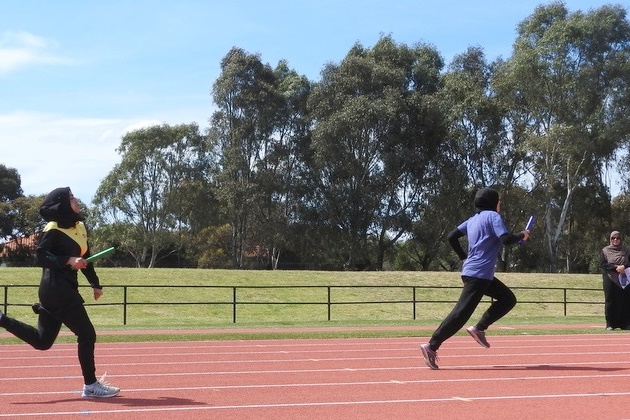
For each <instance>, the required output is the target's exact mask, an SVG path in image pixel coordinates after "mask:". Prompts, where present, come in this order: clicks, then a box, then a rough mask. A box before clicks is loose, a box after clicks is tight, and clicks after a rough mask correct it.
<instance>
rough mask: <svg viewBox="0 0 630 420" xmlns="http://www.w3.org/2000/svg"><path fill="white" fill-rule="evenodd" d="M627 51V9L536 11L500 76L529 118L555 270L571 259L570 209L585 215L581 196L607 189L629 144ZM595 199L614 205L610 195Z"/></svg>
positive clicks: (559, 6) (558, 6)
mask: <svg viewBox="0 0 630 420" xmlns="http://www.w3.org/2000/svg"><path fill="white" fill-rule="evenodd" d="M629 47H630V27H629V25H628V21H627V19H626V11H625V10H624V9H623V8H622V7H621V6H603V7H601V8H599V9H594V10H590V11H589V12H588V13H583V12H574V13H569V12H568V11H567V9H566V7H565V6H564V4H563V3H560V2H556V3H551V4H549V5H546V6H540V7H537V8H536V9H535V11H534V13H533V14H532V15H531V16H530V17H528V18H527V19H525V20H524V21H523V22H522V23H521V24H520V25H519V26H518V37H517V39H516V42H515V44H514V51H513V55H512V57H511V58H510V59H509V60H508V61H507V62H506V63H505V67H504V68H503V69H502V70H501V71H502V72H503V76H504V77H506V80H509V84H510V85H511V96H512V98H513V101H514V103H516V104H519V105H520V107H522V109H523V110H526V111H525V112H526V113H527V119H528V122H527V128H526V136H527V144H526V149H527V151H528V153H530V158H531V159H532V162H533V165H532V168H531V169H532V185H533V188H534V189H540V190H542V197H543V202H542V205H541V207H542V208H543V217H542V220H543V221H544V230H545V237H546V246H547V251H548V254H549V267H548V268H549V269H550V270H551V271H556V270H558V269H559V266H558V263H559V261H560V257H563V256H564V258H566V261H567V265H568V262H569V261H570V260H571V258H570V257H569V256H568V255H567V254H566V252H567V251H566V245H567V244H566V243H565V249H564V250H563V249H562V248H561V244H562V243H563V239H567V234H568V228H569V226H568V225H567V220H568V219H569V217H570V213H571V211H572V209H574V210H579V208H580V206H579V205H580V203H577V202H574V198H575V193H576V191H577V190H578V189H580V188H585V187H586V186H589V185H590V186H593V185H594V186H602V187H603V186H604V185H605V183H604V182H603V180H602V173H603V170H604V165H606V163H607V162H608V161H610V160H611V159H614V156H615V152H616V151H617V150H619V147H620V145H621V144H622V142H623V141H624V140H627V138H628V132H629V130H630V124H629V122H630V121H628V118H630V113H628V112H627V110H628V100H627V99H628V81H629V80H630V72H629V71H628V58H629V55H628V53H629ZM506 80H504V83H505V82H506ZM504 87H505V85H504ZM593 192H594V193H595V194H599V196H598V199H599V200H604V201H610V196H609V194H608V193H607V192H606V188H594V189H593ZM589 227H590V226H589V225H584V226H579V227H577V226H573V228H579V229H580V230H584V229H588V228H589ZM563 251H564V255H562V252H563ZM566 269H568V270H570V267H566Z"/></svg>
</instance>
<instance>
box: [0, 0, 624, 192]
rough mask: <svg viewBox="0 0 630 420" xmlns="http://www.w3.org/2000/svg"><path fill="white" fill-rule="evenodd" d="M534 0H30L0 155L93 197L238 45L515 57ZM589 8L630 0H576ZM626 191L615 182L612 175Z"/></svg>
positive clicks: (16, 16) (28, 180)
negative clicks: (131, 146)
mask: <svg viewBox="0 0 630 420" xmlns="http://www.w3.org/2000/svg"><path fill="white" fill-rule="evenodd" d="M547 3H548V2H546V1H530V0H518V1H517V0H476V1H472V0H442V1H434V0H389V1H374V0H241V1H239V0H170V1H166V0H108V1H101V0H55V1H50V0H21V1H19V2H18V1H6V2H3V5H2V12H1V15H0V97H1V98H2V99H1V100H0V147H1V149H0V150H1V152H0V163H2V164H4V165H5V166H8V167H11V168H15V169H17V170H18V172H19V174H20V176H21V179H22V188H23V190H24V193H25V194H26V195H38V194H46V193H48V192H49V191H50V190H52V189H54V188H56V187H59V186H70V187H71V188H72V189H73V191H74V193H75V195H76V196H77V197H79V198H80V199H81V200H83V201H84V202H86V203H90V202H91V200H92V198H93V196H94V193H95V192H96V189H97V188H98V185H99V184H100V182H101V180H102V179H103V178H104V177H105V176H106V175H107V174H108V173H109V172H110V171H111V169H112V168H113V167H114V165H115V164H116V163H118V162H119V161H120V155H118V153H117V152H116V148H117V147H118V146H119V144H120V140H121V138H122V136H124V134H125V133H126V132H128V131H130V130H133V129H136V128H140V127H143V126H148V125H153V124H162V123H166V124H181V123H191V122H196V123H198V124H199V126H200V127H201V128H202V129H204V128H205V127H207V121H208V119H209V118H210V116H211V114H212V111H213V104H212V98H211V93H210V92H211V89H212V84H213V83H214V82H215V80H216V79H217V77H218V76H219V71H220V68H219V65H220V62H221V59H222V58H223V57H224V56H225V55H226V54H227V52H228V51H229V50H230V48H232V47H239V48H242V49H244V50H245V51H247V52H248V53H257V54H259V55H260V57H261V60H262V61H263V62H265V63H269V64H270V65H271V66H272V67H274V66H275V65H276V64H277V63H278V61H279V60H282V59H284V60H287V61H288V63H289V66H290V67H291V68H293V69H295V70H296V71H297V72H298V73H300V74H303V75H306V76H307V77H308V78H309V79H310V80H312V81H317V80H319V76H320V71H321V70H322V68H323V67H324V65H325V64H326V63H329V62H333V63H337V62H339V61H340V60H342V59H343V58H344V57H345V55H346V54H347V52H348V50H349V49H350V48H351V47H352V46H353V45H354V44H355V43H357V42H359V43H361V44H362V45H363V46H364V47H368V48H369V47H371V46H373V45H374V43H375V42H376V41H377V40H378V39H379V37H380V36H381V35H383V34H384V35H391V36H392V38H393V39H394V40H395V41H396V42H398V43H404V44H408V45H412V44H414V43H417V42H424V43H429V44H432V45H434V46H435V47H436V48H437V49H438V51H440V53H441V54H442V56H443V57H444V59H445V61H446V63H447V64H448V63H449V62H450V60H451V59H452V58H453V56H454V55H456V54H459V53H462V52H464V51H465V50H466V49H467V48H468V47H469V46H481V47H482V48H484V50H485V53H486V57H487V58H488V59H489V60H493V59H495V58H498V57H500V56H501V57H504V58H507V57H509V56H510V54H511V49H512V43H513V42H514V40H515V38H516V27H517V25H518V23H519V22H521V21H523V20H524V19H525V18H527V17H528V16H529V15H531V13H532V12H533V11H534V9H535V7H536V6H539V5H542V4H547ZM565 4H566V6H567V8H568V9H569V10H570V11H577V10H581V11H584V12H587V11H588V10H590V9H592V8H597V7H600V6H602V5H605V4H621V5H622V6H624V7H625V8H626V9H628V10H630V6H629V5H630V0H623V1H599V0H567V1H565ZM612 187H613V188H614V185H613V186H612Z"/></svg>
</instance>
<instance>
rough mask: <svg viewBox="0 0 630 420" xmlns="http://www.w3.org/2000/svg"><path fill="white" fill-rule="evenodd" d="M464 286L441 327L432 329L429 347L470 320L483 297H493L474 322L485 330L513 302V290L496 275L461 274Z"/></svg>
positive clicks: (432, 346) (500, 316) (453, 333)
mask: <svg viewBox="0 0 630 420" xmlns="http://www.w3.org/2000/svg"><path fill="white" fill-rule="evenodd" d="M462 280H463V282H464V287H463V288H462V293H461V295H460V296H459V300H458V301H457V303H456V304H455V307H454V308H453V310H452V311H451V313H449V314H448V315H447V316H446V318H444V321H442V323H441V324H440V326H439V327H438V328H437V329H436V330H435V332H434V333H433V335H432V336H431V340H429V346H430V347H431V350H434V351H435V350H437V349H438V348H440V346H441V345H442V343H443V342H444V341H446V340H447V339H449V338H450V337H452V336H453V335H455V333H457V331H459V330H460V329H461V328H462V327H463V326H464V324H466V322H467V321H468V320H469V319H470V317H471V316H472V314H473V313H474V312H475V309H477V306H478V305H479V302H481V298H482V297H483V296H489V297H491V298H492V299H493V301H492V304H491V305H490V307H489V308H488V310H486V311H485V312H484V313H483V315H482V316H481V319H480V320H479V322H478V323H477V325H476V326H477V328H479V329H480V330H485V329H486V328H488V327H489V326H490V325H492V324H493V323H495V322H496V321H497V320H499V319H500V318H502V317H503V316H504V315H505V314H507V313H508V312H510V310H511V309H512V308H513V307H514V305H516V296H514V293H512V291H511V290H510V289H509V288H508V287H507V286H506V285H505V284H503V283H502V282H501V281H500V280H499V279H497V278H496V277H495V278H494V279H493V280H492V281H489V280H486V279H478V278H475V277H468V276H462Z"/></svg>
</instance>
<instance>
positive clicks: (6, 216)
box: [0, 163, 23, 238]
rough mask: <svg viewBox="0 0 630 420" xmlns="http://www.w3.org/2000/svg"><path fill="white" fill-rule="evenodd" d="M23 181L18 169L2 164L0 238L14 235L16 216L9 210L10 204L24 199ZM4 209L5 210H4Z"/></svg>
mask: <svg viewBox="0 0 630 420" xmlns="http://www.w3.org/2000/svg"><path fill="white" fill-rule="evenodd" d="M21 184H22V180H21V178H20V174H19V173H18V171H17V169H15V168H9V167H7V166H5V165H3V164H1V163H0V238H3V237H4V238H9V237H11V236H12V235H13V222H14V218H15V216H16V215H15V214H14V213H13V212H11V211H8V210H9V206H8V205H7V204H6V203H9V202H10V201H12V200H15V199H16V198H18V197H22V196H23V193H22V185H21ZM3 207H4V208H3Z"/></svg>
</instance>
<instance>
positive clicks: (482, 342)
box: [466, 326, 490, 349]
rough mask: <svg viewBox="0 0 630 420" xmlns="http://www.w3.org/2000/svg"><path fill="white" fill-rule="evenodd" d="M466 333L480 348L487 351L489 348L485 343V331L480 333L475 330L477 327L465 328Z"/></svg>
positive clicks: (488, 344) (478, 330)
mask: <svg viewBox="0 0 630 420" xmlns="http://www.w3.org/2000/svg"><path fill="white" fill-rule="evenodd" d="M466 331H468V334H470V335H471V336H472V338H474V339H475V341H476V342H477V343H479V344H480V345H481V346H483V347H485V348H487V349H488V348H490V343H488V342H487V341H486V332H485V331H481V330H480V329H477V327H475V326H472V327H468V328H466Z"/></svg>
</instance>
